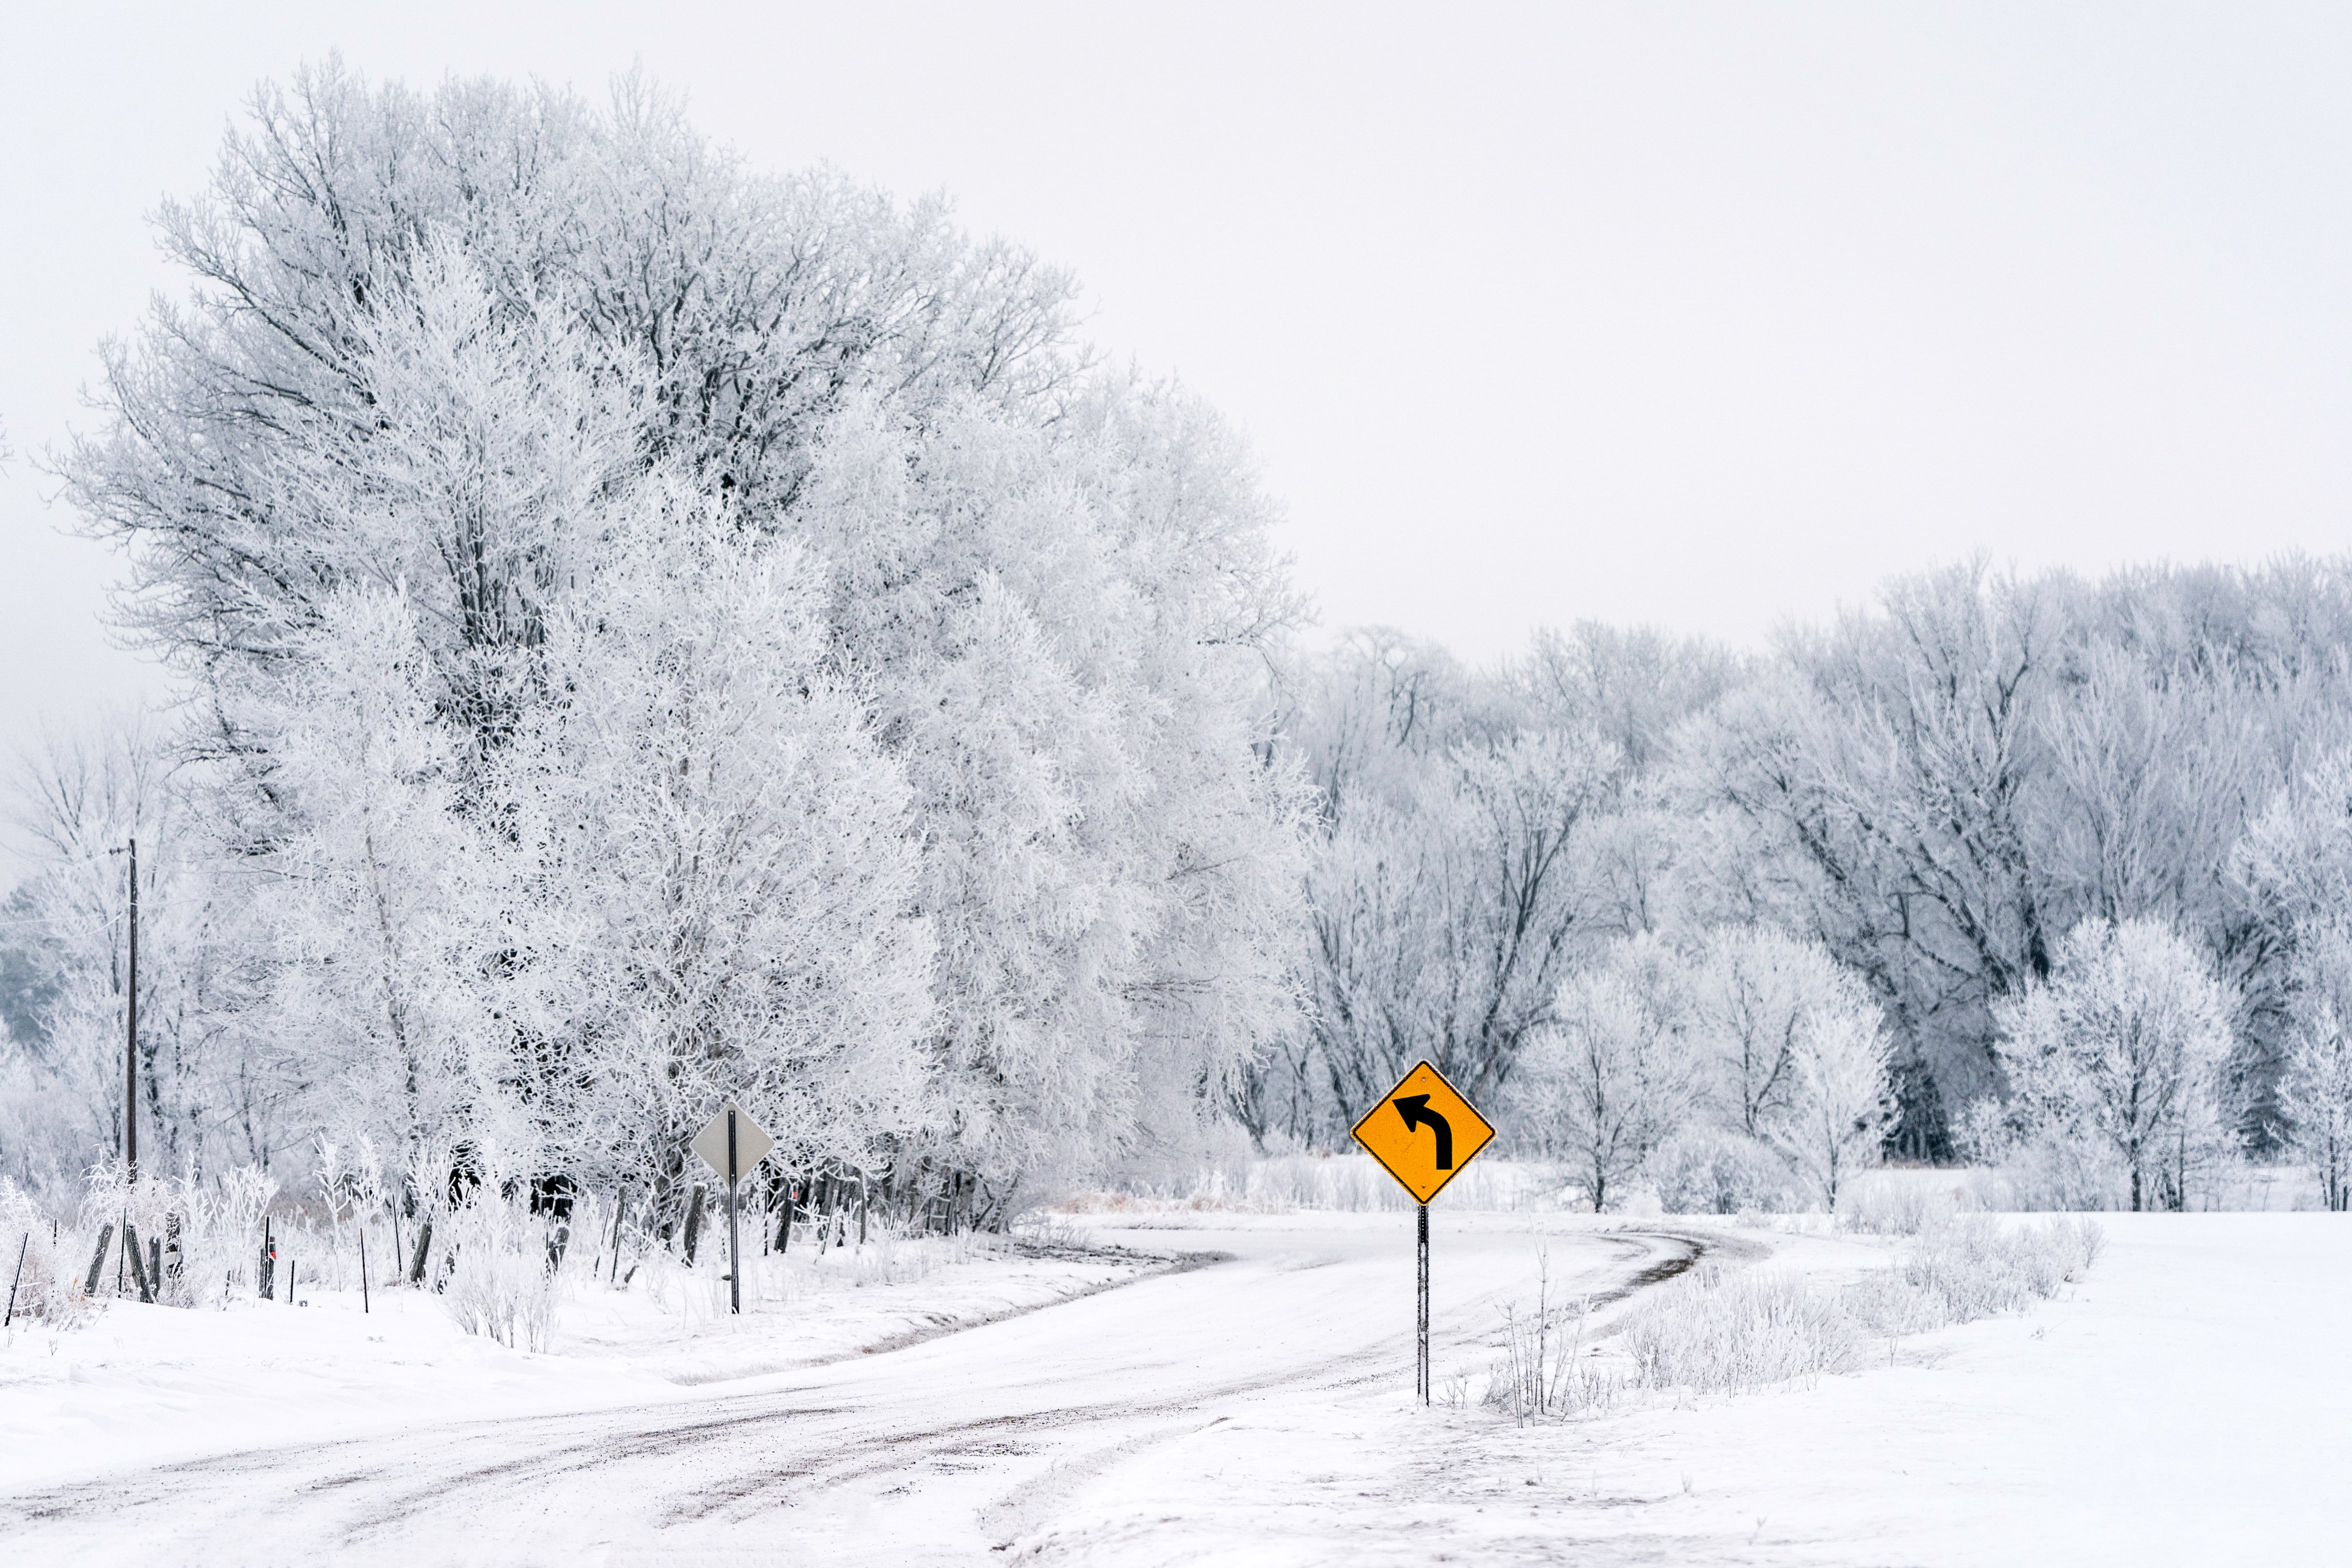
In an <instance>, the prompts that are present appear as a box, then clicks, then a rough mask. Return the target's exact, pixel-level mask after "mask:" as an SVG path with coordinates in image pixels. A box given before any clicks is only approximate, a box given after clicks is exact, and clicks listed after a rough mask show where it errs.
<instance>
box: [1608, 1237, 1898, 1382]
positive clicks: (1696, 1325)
mask: <svg viewBox="0 0 2352 1568" xmlns="http://www.w3.org/2000/svg"><path fill="white" fill-rule="evenodd" d="M1623 1343H1624V1346H1625V1349H1626V1351H1627V1353H1628V1354H1631V1355H1632V1356H1633V1364H1634V1369H1635V1370H1634V1382H1635V1383H1636V1385H1638V1386H1641V1387H1643V1388H1687V1389H1690V1390H1692V1391H1694V1392H1696V1393H1700V1394H1739V1393H1746V1392H1748V1391H1749V1390H1752V1389H1756V1388H1760V1387H1762V1386H1764V1385H1767V1384H1771V1383H1785V1382H1788V1381H1790V1379H1793V1378H1803V1377H1818V1376H1820V1375H1822V1374H1824V1373H1832V1372H1843V1371H1845V1370H1846V1369H1847V1368H1848V1367H1850V1366H1852V1365H1853V1364H1855V1362H1856V1360H1857V1359H1858V1357H1859V1355H1860V1354H1861V1348H1862V1336H1861V1334H1860V1333H1858V1332H1857V1330H1856V1328H1855V1325H1854V1323H1853V1320H1852V1319H1850V1318H1849V1317H1848V1316H1847V1315H1846V1313H1845V1312H1844V1310H1843V1308H1842V1307H1841V1306H1840V1304H1839V1302H1838V1300H1837V1297H1836V1295H1835V1293H1834V1292H1832V1291H1828V1290H1825V1289H1823V1288H1822V1287H1820V1286H1818V1285H1814V1284H1811V1283H1809V1282H1807V1281H1803V1280H1800V1279H1797V1278H1794V1277H1793V1276H1790V1275H1788V1274H1785V1273H1782V1272H1780V1271H1779V1270H1771V1269H1728V1268H1726V1267H1724V1266H1723V1265H1721V1264H1718V1263H1713V1262H1706V1263H1701V1264H1700V1265H1699V1266H1698V1267H1697V1268H1696V1269H1694V1270H1691V1271H1690V1272H1689V1273H1688V1274H1686V1275H1685V1276H1684V1277H1683V1278H1682V1279H1680V1280H1677V1281H1674V1282H1672V1283H1670V1284H1667V1285H1664V1286H1662V1287H1660V1288H1659V1290H1658V1291H1657V1292H1656V1294H1654V1296H1652V1297H1651V1298H1650V1299H1649V1300H1647V1301H1643V1303H1642V1304H1641V1305H1640V1306H1638V1307H1636V1308H1635V1309H1634V1310H1633V1312H1632V1313H1631V1314H1629V1315H1628V1316H1627V1318H1626V1320H1625V1325H1624V1340H1623Z"/></svg>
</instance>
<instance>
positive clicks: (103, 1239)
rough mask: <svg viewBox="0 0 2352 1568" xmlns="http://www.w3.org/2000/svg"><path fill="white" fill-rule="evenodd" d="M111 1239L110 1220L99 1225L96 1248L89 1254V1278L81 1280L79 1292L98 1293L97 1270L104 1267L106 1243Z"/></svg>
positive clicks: (111, 1227) (112, 1236)
mask: <svg viewBox="0 0 2352 1568" xmlns="http://www.w3.org/2000/svg"><path fill="white" fill-rule="evenodd" d="M113 1239H114V1226H113V1224H112V1223H111V1222H109V1223H108V1224H105V1225H102V1226H100V1227H99V1231H98V1250H97V1251H95V1252H93V1253H91V1254H90V1255H89V1279H87V1280H84V1281H82V1282H81V1293H82V1294H83V1295H85V1296H94V1295H96V1294H98V1271H99V1270H100V1269H103V1268H105V1267H106V1247H107V1243H108V1242H110V1241H112V1240H113Z"/></svg>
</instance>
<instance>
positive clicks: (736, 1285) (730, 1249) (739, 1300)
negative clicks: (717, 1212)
mask: <svg viewBox="0 0 2352 1568" xmlns="http://www.w3.org/2000/svg"><path fill="white" fill-rule="evenodd" d="M735 1181H736V1170H735V1107H734V1106H732V1105H730V1106H728V1107H727V1310H728V1311H729V1312H735V1313H738V1314H740V1312H742V1311H743V1259H742V1255H741V1254H740V1253H739V1252H738V1251H736V1249H735Z"/></svg>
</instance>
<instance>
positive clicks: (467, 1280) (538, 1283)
mask: <svg viewBox="0 0 2352 1568" xmlns="http://www.w3.org/2000/svg"><path fill="white" fill-rule="evenodd" d="M441 1225H442V1227H443V1229H442V1232H441V1234H442V1235H445V1236H446V1237H447V1238H448V1241H447V1246H446V1251H445V1252H443V1253H442V1256H443V1257H445V1258H446V1260H447V1263H446V1267H447V1270H448V1272H447V1275H446V1279H445V1280H444V1281H442V1282H441V1304H442V1306H443V1307H444V1308H446V1310H447V1312H448V1313H449V1315H450V1316H451V1317H453V1318H455V1319H456V1320H457V1326H458V1327H460V1328H462V1329H464V1330H465V1331H466V1332H467V1333H472V1334H480V1335H482V1336H483V1337H484V1338H487V1339H491V1340H495V1341H497V1342H498V1343H500V1344H502V1345H505V1346H507V1347H508V1348H509V1349H510V1350H533V1351H544V1350H545V1349H547V1348H548V1343H549V1340H550V1338H551V1334H552V1332H553V1330H554V1326H555V1302H556V1295H557V1285H558V1276H557V1271H556V1270H555V1268H554V1266H553V1264H554V1260H553V1257H552V1253H551V1248H550V1246H549V1234H548V1224H547V1222H546V1221H545V1220H544V1219H542V1218H540V1217H538V1216H536V1215H533V1214H532V1213H530V1206H529V1205H528V1204H527V1203H526V1202H524V1201H523V1200H521V1199H520V1198H517V1199H514V1200H506V1199H501V1198H499V1197H496V1196H494V1195H493V1194H492V1193H491V1192H489V1191H488V1189H487V1187H486V1188H485V1190H483V1191H482V1192H479V1193H478V1194H476V1196H475V1197H474V1200H473V1201H472V1202H470V1203H467V1204H465V1205H463V1206H461V1207H457V1208H456V1209H453V1210H452V1211H450V1212H449V1213H447V1214H446V1215H444V1216H443V1217H442V1218H441ZM439 1246H440V1243H439V1242H438V1241H437V1240H436V1249H437V1248H438V1247H439ZM722 1250H723V1245H722Z"/></svg>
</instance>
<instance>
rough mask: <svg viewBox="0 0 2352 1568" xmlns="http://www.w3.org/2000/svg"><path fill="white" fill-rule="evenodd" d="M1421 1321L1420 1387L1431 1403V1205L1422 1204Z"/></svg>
mask: <svg viewBox="0 0 2352 1568" xmlns="http://www.w3.org/2000/svg"><path fill="white" fill-rule="evenodd" d="M1420 1296H1421V1299H1420V1301H1419V1302H1418V1306H1419V1309H1420V1310H1419V1312H1418V1314H1417V1315H1418V1318H1419V1323H1420V1330H1421V1364H1420V1371H1421V1376H1420V1389H1421V1402H1422V1403H1423V1405H1426V1404H1428V1403H1429V1205H1427V1204H1425V1203H1424V1204H1423V1205H1422V1206H1421V1292H1420Z"/></svg>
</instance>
